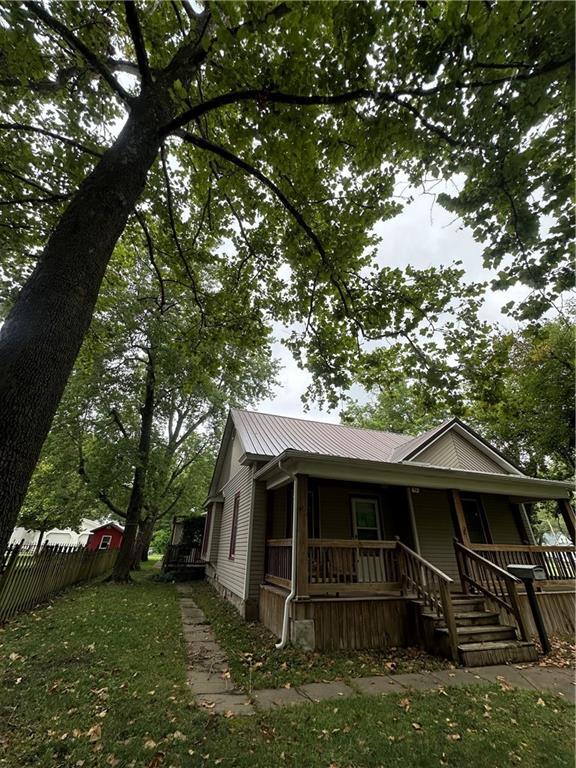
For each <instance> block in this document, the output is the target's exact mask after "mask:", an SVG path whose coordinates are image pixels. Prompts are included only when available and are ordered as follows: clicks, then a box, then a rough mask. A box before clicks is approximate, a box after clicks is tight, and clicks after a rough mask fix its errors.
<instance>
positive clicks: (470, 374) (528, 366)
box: [342, 320, 575, 479]
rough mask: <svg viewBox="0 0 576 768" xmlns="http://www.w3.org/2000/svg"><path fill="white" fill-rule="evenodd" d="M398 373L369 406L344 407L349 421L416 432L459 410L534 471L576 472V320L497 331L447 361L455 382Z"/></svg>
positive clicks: (527, 469)
mask: <svg viewBox="0 0 576 768" xmlns="http://www.w3.org/2000/svg"><path fill="white" fill-rule="evenodd" d="M395 365H396V366H397V376H396V378H395V379H394V378H393V377H391V376H390V377H388V378H387V381H386V383H385V384H384V385H383V386H382V387H380V388H378V387H375V386H370V382H371V381H372V382H373V380H372V379H371V373H370V371H369V370H368V371H367V372H366V376H365V378H364V383H365V384H366V385H367V387H368V389H369V390H370V391H371V393H372V399H371V400H370V401H369V402H368V403H365V404H361V403H359V402H353V403H350V404H348V406H347V407H346V408H344V410H343V412H342V420H343V421H344V423H346V424H354V425H356V426H362V427H367V428H371V429H384V430H390V431H393V432H401V433H407V434H418V433H420V432H423V431H425V430H427V429H429V428H431V427H432V426H435V425H437V424H439V423H440V422H441V421H443V420H444V419H446V418H448V417H450V416H453V415H457V416H460V417H461V418H463V419H464V420H465V421H466V422H467V423H469V424H471V425H472V426H473V427H475V428H477V429H478V430H479V431H480V432H481V433H482V435H483V436H484V437H486V439H487V440H489V441H490V442H492V443H493V444H494V445H496V446H497V447H498V448H500V449H501V450H502V451H503V452H504V453H505V454H506V455H507V456H509V457H510V458H511V459H512V460H513V461H514V462H515V463H516V464H518V465H519V466H521V467H522V468H523V469H524V471H525V472H526V473H527V474H529V475H540V476H544V477H552V478H559V479H566V478H568V479H569V478H571V477H572V476H573V474H574V458H575V457H574V427H575V410H574V325H573V323H571V322H567V321H563V320H549V321H547V322H543V323H541V324H540V325H538V326H530V327H528V328H525V329H524V330H521V331H520V332H514V331H507V332H495V333H492V335H489V336H486V337H484V338H482V341H481V343H480V344H478V346H477V347H476V348H475V349H470V348H466V349H465V350H464V351H463V353H462V355H461V356H460V357H456V358H453V359H452V360H451V361H448V362H447V363H446V366H445V367H446V368H447V369H449V372H448V373H449V375H448V379H449V380H450V382H451V386H450V387H446V386H444V385H443V384H441V385H439V386H436V387H434V386H431V385H430V379H429V378H424V377H421V378H418V377H413V376H412V377H410V376H409V375H407V374H406V367H405V366H403V364H402V361H401V359H398V358H397V357H396V358H395Z"/></svg>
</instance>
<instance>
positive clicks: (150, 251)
mask: <svg viewBox="0 0 576 768" xmlns="http://www.w3.org/2000/svg"><path fill="white" fill-rule="evenodd" d="M134 216H135V217H136V221H137V222H138V224H140V228H141V229H142V232H143V233H144V239H145V240H146V247H147V249H148V260H149V262H150V264H151V265H152V269H153V270H154V272H155V273H156V277H157V279H158V285H159V287H160V301H159V302H158V309H159V310H160V314H161V315H163V314H164V310H165V308H166V292H165V289H164V278H163V277H162V273H161V272H160V267H159V266H158V263H157V262H156V257H155V254H154V242H153V240H152V235H151V234H150V230H149V229H148V225H147V224H146V219H145V217H144V214H143V213H141V212H140V211H139V210H138V209H135V210H134Z"/></svg>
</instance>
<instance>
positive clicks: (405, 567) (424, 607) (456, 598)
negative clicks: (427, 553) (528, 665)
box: [397, 541, 538, 666]
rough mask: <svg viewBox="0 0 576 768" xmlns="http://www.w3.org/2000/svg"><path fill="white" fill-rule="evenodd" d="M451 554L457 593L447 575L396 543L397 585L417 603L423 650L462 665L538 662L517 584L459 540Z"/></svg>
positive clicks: (511, 576) (418, 625)
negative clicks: (456, 574) (457, 579)
mask: <svg viewBox="0 0 576 768" xmlns="http://www.w3.org/2000/svg"><path fill="white" fill-rule="evenodd" d="M454 549H455V552H456V560H457V563H458V571H459V574H460V582H461V585H462V590H463V591H462V592H461V593H457V592H455V591H454V587H455V585H454V581H453V579H452V578H450V576H447V575H446V574H445V573H443V572H442V571H441V570H439V569H438V568H436V567H435V566H434V565H432V563H429V562H428V561H427V560H425V559H424V558H423V557H422V556H421V555H419V554H417V553H416V552H414V551H413V550H412V549H410V548H409V547H407V546H406V545H405V544H403V543H402V542H400V541H399V542H398V543H397V552H398V572H399V576H400V583H401V585H402V590H403V593H404V594H407V595H410V594H411V595H413V596H414V598H415V599H414V600H413V601H412V602H413V605H414V606H415V608H416V617H415V618H416V625H417V629H418V634H419V636H420V640H421V644H422V646H423V647H424V648H425V649H426V650H428V651H430V652H431V653H437V654H440V655H442V656H447V657H448V658H451V659H452V660H453V661H454V662H455V663H456V664H464V665H465V666H487V665H489V664H505V663H518V662H526V661H534V660H535V659H537V658H538V652H537V650H536V647H535V645H534V643H531V642H530V640H529V635H528V633H527V629H526V626H525V624H524V620H523V617H522V613H521V611H520V603H519V599H518V585H519V583H520V582H519V581H518V579H517V578H515V577H514V576H513V575H512V574H510V573H508V572H507V571H505V570H504V569H503V568H500V566H498V565H496V564H494V563H492V562H490V561H489V560H487V559H486V558H484V557H482V556H481V555H479V554H477V553H476V552H473V551H472V550H471V549H468V547H465V546H464V545H463V544H461V543H460V542H458V541H455V542H454ZM503 616H504V617H506V620H509V621H510V622H511V623H510V624H506V623H504V621H503V619H502V617H503Z"/></svg>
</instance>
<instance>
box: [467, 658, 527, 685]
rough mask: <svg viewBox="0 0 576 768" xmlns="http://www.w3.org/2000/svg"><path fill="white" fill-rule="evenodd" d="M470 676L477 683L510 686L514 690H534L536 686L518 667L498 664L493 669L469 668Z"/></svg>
mask: <svg viewBox="0 0 576 768" xmlns="http://www.w3.org/2000/svg"><path fill="white" fill-rule="evenodd" d="M468 674H470V675H471V677H472V678H473V679H475V680H476V681H477V682H482V681H484V682H487V683H500V684H503V683H504V684H508V685H511V686H513V687H514V688H522V689H524V690H526V689H527V690H532V691H533V690H534V689H535V686H534V685H532V683H530V681H529V680H527V679H526V678H525V677H524V676H523V675H522V673H521V672H520V670H518V669H516V667H509V666H507V665H506V664H496V665H494V666H492V667H468Z"/></svg>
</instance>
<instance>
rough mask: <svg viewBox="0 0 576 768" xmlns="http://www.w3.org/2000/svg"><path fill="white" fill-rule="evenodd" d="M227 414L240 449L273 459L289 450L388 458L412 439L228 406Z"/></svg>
mask: <svg viewBox="0 0 576 768" xmlns="http://www.w3.org/2000/svg"><path fill="white" fill-rule="evenodd" d="M231 416H232V420H233V422H234V427H235V428H236V432H237V433H238V435H239V437H240V440H241V442H242V446H243V448H244V451H245V452H246V453H247V454H250V455H253V456H261V457H263V458H273V457H274V456H278V455H279V454H280V453H282V452H283V451H286V450H288V449H292V450H295V451H305V452H307V453H316V454H321V455H325V456H338V457H341V458H348V459H365V460H368V461H392V456H393V454H394V451H395V450H396V449H397V448H399V447H400V446H401V445H404V444H405V443H409V442H412V440H413V438H412V437H411V436H410V435H399V434H396V433H395V432H380V431H378V430H374V429H359V428H358V427H347V426H343V425H341V424H327V423H325V422H320V421H308V420H306V419H295V418H292V417H289V416H275V415H273V414H270V413H256V412H255V411H241V410H237V409H232V411H231Z"/></svg>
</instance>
